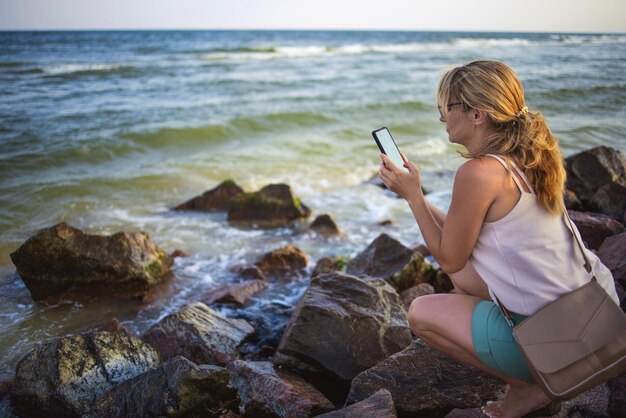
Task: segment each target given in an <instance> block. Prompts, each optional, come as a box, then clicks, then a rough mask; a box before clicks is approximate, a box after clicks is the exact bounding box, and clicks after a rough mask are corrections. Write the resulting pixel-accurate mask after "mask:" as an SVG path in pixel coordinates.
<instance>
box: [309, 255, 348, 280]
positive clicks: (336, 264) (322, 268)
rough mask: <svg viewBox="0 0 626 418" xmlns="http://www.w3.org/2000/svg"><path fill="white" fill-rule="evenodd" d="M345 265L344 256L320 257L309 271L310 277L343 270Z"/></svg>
mask: <svg viewBox="0 0 626 418" xmlns="http://www.w3.org/2000/svg"><path fill="white" fill-rule="evenodd" d="M346 265H347V261H346V257H343V256H331V257H322V258H320V259H319V260H318V261H317V264H316V265H315V268H314V269H313V272H312V273H311V277H315V276H319V275H320V274H327V273H333V272H335V271H345V269H346Z"/></svg>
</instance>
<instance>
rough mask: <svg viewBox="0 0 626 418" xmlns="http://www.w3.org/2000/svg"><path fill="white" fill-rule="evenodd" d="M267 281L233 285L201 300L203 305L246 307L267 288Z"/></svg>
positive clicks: (226, 286)
mask: <svg viewBox="0 0 626 418" xmlns="http://www.w3.org/2000/svg"><path fill="white" fill-rule="evenodd" d="M267 285H268V283H267V281H265V280H244V281H243V282H240V283H232V284H227V285H223V286H220V287H218V288H216V289H212V290H211V291H209V292H208V293H207V294H205V295H204V296H202V297H201V298H200V299H201V301H202V302H203V303H206V304H207V305H210V304H212V303H234V304H237V305H244V304H245V303H246V301H247V300H248V299H249V298H250V297H251V296H253V295H255V294H257V293H259V292H261V291H263V290H265V289H266V288H267Z"/></svg>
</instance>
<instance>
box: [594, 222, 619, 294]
mask: <svg viewBox="0 0 626 418" xmlns="http://www.w3.org/2000/svg"><path fill="white" fill-rule="evenodd" d="M598 257H600V260H601V261H602V264H604V265H605V266H607V268H608V269H609V270H611V273H613V278H614V279H615V281H616V282H618V283H620V284H621V285H622V286H624V287H626V232H622V233H621V234H617V235H613V236H611V237H608V238H607V239H605V240H604V242H603V243H602V245H601V246H600V249H599V250H598Z"/></svg>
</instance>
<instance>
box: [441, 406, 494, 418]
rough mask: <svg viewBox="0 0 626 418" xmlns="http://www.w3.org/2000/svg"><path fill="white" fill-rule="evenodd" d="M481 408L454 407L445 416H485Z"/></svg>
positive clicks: (456, 417)
mask: <svg viewBox="0 0 626 418" xmlns="http://www.w3.org/2000/svg"><path fill="white" fill-rule="evenodd" d="M484 417H485V414H483V412H482V410H481V409H480V408H469V409H453V410H452V411H451V412H450V413H449V414H448V415H446V416H445V418H484Z"/></svg>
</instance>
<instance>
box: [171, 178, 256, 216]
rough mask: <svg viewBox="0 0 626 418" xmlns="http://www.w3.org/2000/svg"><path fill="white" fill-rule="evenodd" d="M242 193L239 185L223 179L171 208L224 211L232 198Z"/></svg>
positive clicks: (228, 206) (177, 209)
mask: <svg viewBox="0 0 626 418" xmlns="http://www.w3.org/2000/svg"><path fill="white" fill-rule="evenodd" d="M243 193H244V191H243V189H242V188H241V187H239V186H238V185H237V184H236V183H235V182H234V181H232V180H225V181H223V182H222V183H220V184H219V185H218V186H217V187H215V188H213V189H211V190H208V191H206V192H204V193H203V194H201V195H200V196H196V197H193V198H191V199H190V200H188V201H186V202H185V203H181V204H180V205H178V206H176V207H175V208H173V210H176V211H184V210H196V211H200V212H216V211H222V212H226V211H227V210H228V209H229V208H230V205H231V204H232V202H233V200H235V198H236V197H237V196H239V195H242V194H243Z"/></svg>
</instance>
